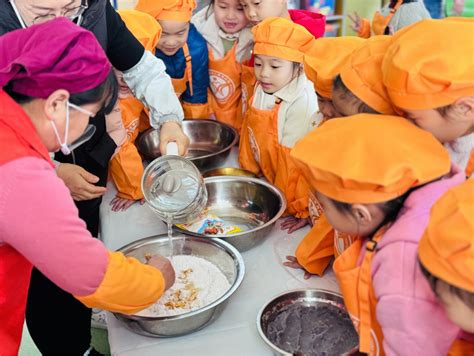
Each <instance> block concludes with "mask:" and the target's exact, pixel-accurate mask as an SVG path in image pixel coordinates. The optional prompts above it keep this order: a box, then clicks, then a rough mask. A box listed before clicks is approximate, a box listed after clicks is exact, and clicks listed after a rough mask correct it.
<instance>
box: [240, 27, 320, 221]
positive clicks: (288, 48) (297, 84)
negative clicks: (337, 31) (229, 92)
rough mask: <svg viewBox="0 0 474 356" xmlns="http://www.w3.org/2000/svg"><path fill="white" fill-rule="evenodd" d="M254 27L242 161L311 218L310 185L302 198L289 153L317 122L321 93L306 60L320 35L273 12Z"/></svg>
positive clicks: (294, 208) (291, 206) (290, 206)
mask: <svg viewBox="0 0 474 356" xmlns="http://www.w3.org/2000/svg"><path fill="white" fill-rule="evenodd" d="M252 32H253V34H254V41H255V47H254V54H255V76H256V78H257V86H256V88H255V95H254V96H253V98H252V99H251V100H250V105H251V106H250V108H249V110H248V111H247V114H246V117H245V120H244V126H242V134H241V142H240V152H239V161H240V164H241V166H242V168H244V169H247V170H250V171H252V172H253V173H255V174H260V173H262V174H263V175H264V176H265V178H266V179H267V180H268V181H269V182H270V183H272V184H275V185H276V186H277V187H279V188H280V189H281V190H282V191H283V192H284V193H285V196H286V198H287V202H288V209H287V212H288V213H290V214H291V215H297V217H301V218H307V216H308V213H307V209H306V206H307V195H306V193H303V192H306V189H307V187H306V188H302V190H301V192H302V193H303V194H302V197H301V198H298V194H299V192H298V191H296V187H298V186H299V185H298V182H297V180H298V179H299V178H298V177H297V176H296V177H294V179H295V180H293V173H296V170H293V168H292V167H293V165H292V163H291V161H290V160H289V159H288V158H289V151H290V149H291V147H293V146H294V144H295V143H296V141H298V140H299V139H300V138H301V137H303V136H304V135H305V134H306V133H307V132H309V131H310V130H311V129H312V128H313V127H314V125H313V122H312V121H311V119H312V117H313V115H314V113H315V112H316V111H317V101H316V95H315V93H314V89H313V85H312V83H311V82H310V81H309V80H308V79H307V78H306V76H305V74H304V71H303V68H302V63H303V60H304V57H305V52H306V51H308V50H309V49H311V47H312V46H314V43H315V39H314V36H313V35H311V34H310V33H309V32H308V31H307V30H306V29H305V28H303V27H302V26H300V25H297V24H295V23H293V22H291V21H289V20H286V19H283V18H269V19H267V20H265V21H263V22H262V23H261V24H259V25H257V26H255V27H254V28H253V30H252ZM301 178H302V177H301Z"/></svg>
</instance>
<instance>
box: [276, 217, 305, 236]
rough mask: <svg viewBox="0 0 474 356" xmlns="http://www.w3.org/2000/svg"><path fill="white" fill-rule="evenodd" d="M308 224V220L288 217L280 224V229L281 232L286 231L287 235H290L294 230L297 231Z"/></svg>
mask: <svg viewBox="0 0 474 356" xmlns="http://www.w3.org/2000/svg"><path fill="white" fill-rule="evenodd" d="M308 224H309V218H304V219H300V218H295V217H294V216H289V217H287V218H286V219H285V221H283V222H282V223H281V226H280V228H281V229H282V230H288V233H289V234H291V233H293V232H295V231H296V230H299V229H301V228H303V227H305V226H306V225H308Z"/></svg>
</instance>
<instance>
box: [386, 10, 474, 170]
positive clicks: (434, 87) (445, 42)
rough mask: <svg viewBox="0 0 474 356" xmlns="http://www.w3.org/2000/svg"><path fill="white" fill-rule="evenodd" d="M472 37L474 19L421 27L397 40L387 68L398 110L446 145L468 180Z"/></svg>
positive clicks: (473, 126)
mask: <svg viewBox="0 0 474 356" xmlns="http://www.w3.org/2000/svg"><path fill="white" fill-rule="evenodd" d="M428 33H429V36H427V35H426V34H428ZM473 34H474V20H472V19H456V18H448V19H445V20H425V21H422V22H419V23H417V24H415V25H413V26H411V27H410V28H407V29H406V30H404V31H401V32H399V33H398V34H397V35H395V36H394V38H393V44H392V45H391V46H390V47H389V48H388V50H387V54H386V56H385V59H384V61H383V65H382V71H383V81H384V84H385V86H386V88H387V91H388V94H389V95H390V98H391V100H392V102H393V104H394V105H395V106H396V107H398V108H399V109H401V110H403V112H404V113H405V114H404V116H406V117H407V118H408V119H410V120H412V121H413V122H414V123H415V124H416V125H418V126H419V127H421V128H423V129H425V130H428V131H430V132H431V133H432V134H433V135H434V136H435V137H436V138H437V139H438V140H440V141H441V142H442V143H444V144H445V146H446V148H447V149H448V151H449V153H450V155H451V159H452V160H453V161H454V162H455V163H456V164H457V165H459V166H460V167H461V168H462V169H465V170H466V175H467V176H471V175H472V172H473V168H474V154H473V153H474V151H473V148H474V79H473V78H474V66H473V65H472V58H473V56H474V41H472V35H473Z"/></svg>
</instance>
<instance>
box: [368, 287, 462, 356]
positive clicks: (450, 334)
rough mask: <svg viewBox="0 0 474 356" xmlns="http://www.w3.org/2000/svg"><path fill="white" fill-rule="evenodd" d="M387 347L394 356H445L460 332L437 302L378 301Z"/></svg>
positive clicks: (395, 297) (393, 297) (391, 298)
mask: <svg viewBox="0 0 474 356" xmlns="http://www.w3.org/2000/svg"><path fill="white" fill-rule="evenodd" d="M376 313H377V320H378V322H379V323H380V326H381V327H382V332H383V335H384V340H383V347H384V350H385V353H386V354H387V356H391V355H431V356H444V355H446V354H447V353H448V350H449V348H450V347H451V345H452V343H453V341H454V340H455V339H456V336H457V335H458V333H459V329H458V328H456V327H454V326H453V325H452V324H451V323H450V322H449V321H448V319H447V317H446V314H445V313H444V310H443V309H442V308H440V307H439V306H438V305H437V304H436V303H431V302H428V301H425V300H421V299H413V298H408V297H406V296H402V295H391V296H386V297H383V298H381V299H379V300H378V301H377V311H376Z"/></svg>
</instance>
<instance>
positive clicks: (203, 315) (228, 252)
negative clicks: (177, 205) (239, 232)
mask: <svg viewBox="0 0 474 356" xmlns="http://www.w3.org/2000/svg"><path fill="white" fill-rule="evenodd" d="M173 249H174V251H173V253H174V254H176V255H192V256H197V257H201V258H204V259H206V260H208V261H210V262H212V263H214V264H215V265H216V266H217V267H218V268H219V269H220V270H221V271H222V273H224V275H225V276H226V277H227V279H228V280H229V283H230V285H231V287H230V289H229V290H228V291H227V292H226V293H225V294H224V295H223V296H222V297H220V298H219V299H217V300H216V301H215V302H213V303H211V304H209V305H207V306H205V307H203V308H201V309H198V310H195V311H192V312H189V313H185V314H180V315H176V316H166V317H145V316H138V315H124V314H120V313H114V315H115V316H116V317H117V319H119V320H121V321H122V322H123V323H125V325H126V326H127V327H128V328H129V329H130V330H132V331H134V332H136V333H138V334H141V335H146V336H152V337H171V336H178V335H184V334H189V333H191V332H194V331H196V330H199V329H201V328H203V327H205V326H206V325H209V323H211V322H212V321H213V320H214V319H216V318H217V317H218V316H219V315H220V313H221V312H222V310H223V309H224V306H225V305H226V303H227V302H228V300H229V298H230V297H231V296H232V294H234V293H235V291H236V290H237V289H238V288H239V286H240V284H241V283H242V281H243V278H244V274H245V265H244V260H243V258H242V256H241V254H240V253H239V252H238V251H237V250H236V249H235V248H234V247H232V246H231V245H229V244H228V243H226V242H224V241H222V240H219V239H200V238H196V237H192V236H184V235H181V234H179V235H177V236H174V237H173ZM119 251H121V252H123V253H124V254H125V255H126V256H132V257H135V258H137V259H138V260H140V261H142V262H145V254H161V255H163V256H166V255H167V254H168V253H169V245H168V235H158V236H153V237H148V238H145V239H142V240H138V241H136V242H133V243H131V244H129V245H126V246H124V247H122V248H121V249H119Z"/></svg>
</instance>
